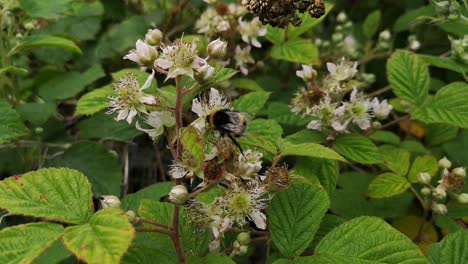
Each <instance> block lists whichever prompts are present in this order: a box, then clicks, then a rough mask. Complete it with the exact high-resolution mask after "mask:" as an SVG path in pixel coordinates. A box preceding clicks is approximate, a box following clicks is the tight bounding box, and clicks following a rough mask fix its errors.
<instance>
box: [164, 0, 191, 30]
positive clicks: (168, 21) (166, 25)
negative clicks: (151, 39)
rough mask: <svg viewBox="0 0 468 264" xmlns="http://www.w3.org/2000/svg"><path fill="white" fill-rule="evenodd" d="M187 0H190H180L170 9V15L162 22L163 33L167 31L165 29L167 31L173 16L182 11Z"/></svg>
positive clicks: (188, 0)
mask: <svg viewBox="0 0 468 264" xmlns="http://www.w3.org/2000/svg"><path fill="white" fill-rule="evenodd" d="M189 2H190V0H183V1H182V2H180V4H179V5H178V6H176V8H174V10H172V13H171V15H170V16H169V17H168V18H167V20H166V23H164V29H163V32H164V33H167V31H169V28H170V27H171V25H172V21H174V18H175V17H176V16H177V14H179V13H180V12H181V11H182V9H184V7H185V6H186V5H187V4H188V3H189Z"/></svg>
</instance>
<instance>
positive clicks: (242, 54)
mask: <svg viewBox="0 0 468 264" xmlns="http://www.w3.org/2000/svg"><path fill="white" fill-rule="evenodd" d="M234 60H235V61H236V67H237V68H239V69H240V71H241V72H242V74H244V75H247V74H248V73H249V70H248V69H247V68H246V66H247V64H254V63H255V60H254V59H253V58H252V56H251V55H250V46H247V47H245V48H243V49H241V47H240V46H236V53H235V54H234Z"/></svg>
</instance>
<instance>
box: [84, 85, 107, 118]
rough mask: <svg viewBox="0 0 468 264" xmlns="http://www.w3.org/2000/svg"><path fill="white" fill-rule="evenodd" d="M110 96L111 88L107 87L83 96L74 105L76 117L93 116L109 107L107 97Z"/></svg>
mask: <svg viewBox="0 0 468 264" xmlns="http://www.w3.org/2000/svg"><path fill="white" fill-rule="evenodd" d="M111 95H112V86H110V85H107V86H104V87H102V88H98V89H94V90H92V91H91V92H89V93H87V94H85V95H83V96H82V97H81V98H80V100H78V103H77V104H76V110H75V116H76V115H93V114H95V113H97V112H99V111H102V110H104V109H106V108H107V107H108V106H109V96H111Z"/></svg>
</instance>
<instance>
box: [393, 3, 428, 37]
mask: <svg viewBox="0 0 468 264" xmlns="http://www.w3.org/2000/svg"><path fill="white" fill-rule="evenodd" d="M433 15H434V7H433V6H431V5H427V6H423V7H420V8H417V9H413V10H410V11H408V12H406V13H405V14H403V15H402V16H400V17H399V18H398V19H397V21H396V22H395V24H394V25H393V30H395V32H401V31H404V30H407V29H409V28H411V27H413V26H415V24H416V23H417V22H418V19H421V17H429V16H433Z"/></svg>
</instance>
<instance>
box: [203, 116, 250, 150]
mask: <svg viewBox="0 0 468 264" xmlns="http://www.w3.org/2000/svg"><path fill="white" fill-rule="evenodd" d="M206 121H207V122H208V123H209V124H210V126H211V127H212V128H213V129H215V130H217V131H219V132H220V133H221V136H228V137H229V138H230V139H231V140H232V142H233V143H234V144H235V145H236V146H237V147H238V148H239V150H240V152H241V153H242V154H244V152H243V151H242V148H241V146H240V144H239V143H238V142H237V141H236V139H235V138H236V137H240V136H242V135H243V134H244V132H245V129H246V128H247V119H246V116H245V115H244V114H242V113H239V112H235V111H231V110H228V109H221V110H218V111H214V112H212V113H211V114H210V115H208V116H207V117H206Z"/></svg>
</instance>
